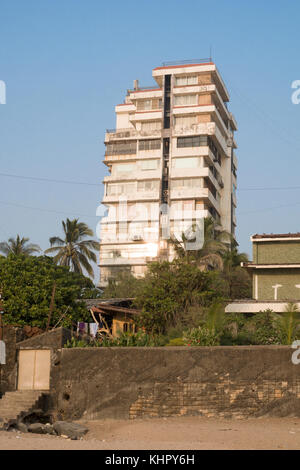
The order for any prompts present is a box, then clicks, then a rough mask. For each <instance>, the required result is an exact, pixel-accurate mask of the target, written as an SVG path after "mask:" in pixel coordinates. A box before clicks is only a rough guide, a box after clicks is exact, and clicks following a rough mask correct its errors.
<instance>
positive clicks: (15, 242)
mask: <svg viewBox="0 0 300 470" xmlns="http://www.w3.org/2000/svg"><path fill="white" fill-rule="evenodd" d="M28 241H29V238H25V237H23V238H20V236H19V235H17V238H9V240H8V242H1V243H0V252H1V253H3V254H4V255H6V256H7V255H9V254H14V255H26V256H30V255H32V254H33V253H37V252H39V251H41V248H40V247H39V245H35V244H33V243H28Z"/></svg>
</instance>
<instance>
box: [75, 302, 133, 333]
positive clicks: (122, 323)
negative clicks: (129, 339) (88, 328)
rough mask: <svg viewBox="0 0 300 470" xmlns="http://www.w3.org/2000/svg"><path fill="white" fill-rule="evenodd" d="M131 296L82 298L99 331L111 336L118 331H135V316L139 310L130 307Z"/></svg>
mask: <svg viewBox="0 0 300 470" xmlns="http://www.w3.org/2000/svg"><path fill="white" fill-rule="evenodd" d="M133 300H134V299H132V298H127V299H84V302H85V304H86V306H87V308H88V310H89V311H90V312H91V315H92V318H93V319H94V321H95V322H96V323H98V325H99V326H98V329H99V331H102V332H104V333H105V331H107V330H108V331H107V333H108V335H111V336H112V337H114V338H115V337H117V336H118V335H120V333H136V332H137V325H136V318H137V316H138V315H139V314H140V311H139V310H137V309H135V308H132V303H133Z"/></svg>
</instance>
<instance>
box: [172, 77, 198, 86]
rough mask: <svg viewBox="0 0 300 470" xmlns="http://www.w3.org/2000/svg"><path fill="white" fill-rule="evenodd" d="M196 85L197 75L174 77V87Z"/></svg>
mask: <svg viewBox="0 0 300 470" xmlns="http://www.w3.org/2000/svg"><path fill="white" fill-rule="evenodd" d="M197 84H198V77H197V75H190V76H187V75H185V76H181V77H175V86H185V85H197Z"/></svg>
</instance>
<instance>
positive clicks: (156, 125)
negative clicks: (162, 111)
mask: <svg viewBox="0 0 300 470" xmlns="http://www.w3.org/2000/svg"><path fill="white" fill-rule="evenodd" d="M160 129H161V121H150V122H142V126H141V131H142V132H151V131H157V130H160Z"/></svg>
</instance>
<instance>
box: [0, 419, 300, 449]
mask: <svg viewBox="0 0 300 470" xmlns="http://www.w3.org/2000/svg"><path fill="white" fill-rule="evenodd" d="M81 422H82V424H85V425H87V426H88V428H89V429H90V431H89V432H88V434H87V435H86V436H85V437H84V438H83V439H82V440H79V441H71V440H69V439H64V438H62V437H55V436H41V435H39V434H31V433H27V434H22V433H19V432H5V431H0V449H1V450H7V449H20V450H21V449H22V450H23V449H24V450H30V449H32V450H49V449H53V450H54V449H57V450H64V449H65V450H67V449H74V450H76V449H77V450H84V449H85V450H91V449H92V450H94V449H103V450H108V449H109V450H111V449H112V450H121V449H127V450H140V449H149V450H154V449H157V450H160V449H162V450H164V449H166V450H167V449H169V450H173V449H174V450H176V449H179V450H180V449H185V450H188V449H195V450H196V449H213V450H216V449H300V419H298V418H256V419H247V420H236V419H230V420H229V419H214V418H202V417H182V418H167V419H165V418H161V419H151V420H150V419H149V420H132V421H129V420H102V421H89V422H86V421H81Z"/></svg>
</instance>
